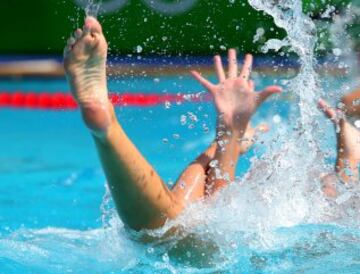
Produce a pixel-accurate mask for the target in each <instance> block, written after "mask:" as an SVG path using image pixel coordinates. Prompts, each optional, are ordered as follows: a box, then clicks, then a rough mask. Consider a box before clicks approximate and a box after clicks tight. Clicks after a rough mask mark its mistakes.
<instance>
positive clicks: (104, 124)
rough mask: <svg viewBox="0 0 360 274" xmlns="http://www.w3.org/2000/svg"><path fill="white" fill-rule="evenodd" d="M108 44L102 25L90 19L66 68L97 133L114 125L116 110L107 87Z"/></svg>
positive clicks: (70, 47)
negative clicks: (110, 100)
mask: <svg viewBox="0 0 360 274" xmlns="http://www.w3.org/2000/svg"><path fill="white" fill-rule="evenodd" d="M106 56H107V43H106V40H105V37H104V35H103V33H102V28H101V25H100V23H99V22H98V21H97V20H96V19H95V18H94V17H87V18H86V19H85V24H84V27H83V29H77V30H76V31H75V33H74V37H71V38H70V39H69V40H68V44H67V46H66V48H65V50H64V67H65V71H66V75H67V79H68V82H69V84H70V88H71V92H72V94H73V96H74V98H75V100H76V101H77V102H78V104H79V106H80V109H81V112H82V115H83V118H84V120H85V123H86V124H87V126H88V127H89V129H90V130H91V131H92V132H93V133H94V134H95V135H99V134H103V133H104V132H105V131H106V129H107V128H108V126H109V125H110V122H111V113H112V107H111V104H110V102H109V99H108V90H107V84H106Z"/></svg>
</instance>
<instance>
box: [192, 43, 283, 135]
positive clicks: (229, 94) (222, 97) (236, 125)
mask: <svg viewBox="0 0 360 274" xmlns="http://www.w3.org/2000/svg"><path fill="white" fill-rule="evenodd" d="M228 62H229V71H228V75H227V77H226V75H225V71H224V68H223V65H222V61H221V57H220V56H219V55H216V56H215V57H214V64H215V70H216V74H217V77H218V80H219V83H218V84H213V83H211V82H210V81H208V80H207V79H205V78H204V77H202V76H201V74H200V73H199V72H197V71H191V74H192V75H193V76H194V78H195V79H196V80H197V81H198V82H200V84H201V85H202V86H203V87H205V88H206V89H207V90H208V91H209V92H210V94H211V95H212V96H213V98H214V102H215V106H216V109H217V111H218V113H219V123H221V124H223V125H224V126H225V127H226V128H227V129H229V130H231V131H236V130H243V129H244V128H246V126H247V124H248V122H249V120H250V118H251V116H252V114H253V113H255V111H256V109H257V108H258V106H259V105H260V104H261V103H262V102H264V101H265V100H266V99H267V98H268V97H269V96H270V95H272V94H275V93H280V92H281V90H282V89H281V87H279V86H269V87H266V88H265V89H264V90H263V91H262V92H255V85H254V82H253V81H252V80H251V79H250V74H251V69H252V63H253V57H252V55H250V54H247V55H246V57H245V60H244V65H243V67H242V69H241V71H240V74H239V70H238V62H237V57H236V50H235V49H230V50H229V52H228Z"/></svg>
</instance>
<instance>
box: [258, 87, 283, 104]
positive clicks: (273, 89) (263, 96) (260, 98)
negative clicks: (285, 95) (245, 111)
mask: <svg viewBox="0 0 360 274" xmlns="http://www.w3.org/2000/svg"><path fill="white" fill-rule="evenodd" d="M281 91H282V88H281V87H279V86H269V87H267V88H265V89H264V90H263V91H262V92H260V93H259V95H258V104H259V105H260V104H262V103H263V102H264V101H265V100H266V99H267V98H268V97H270V96H271V95H273V94H277V93H280V92H281Z"/></svg>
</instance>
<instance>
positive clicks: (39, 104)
mask: <svg viewBox="0 0 360 274" xmlns="http://www.w3.org/2000/svg"><path fill="white" fill-rule="evenodd" d="M109 98H110V100H111V102H112V103H113V104H114V106H139V107H146V106H156V105H161V104H166V103H167V102H169V103H183V102H187V101H188V102H200V101H207V100H209V98H208V97H207V96H199V95H194V94H191V95H181V94H156V93H151V94H145V93H121V94H118V93H110V95H109ZM4 107H11V108H28V109H54V110H65V109H76V108H77V107H78V105H77V103H76V101H75V100H74V99H73V97H72V96H71V94H70V93H69V92H56V93H51V92H41V93H38V92H36V93H35V92H21V91H16V92H5V91H4V92H1V91H0V108H4Z"/></svg>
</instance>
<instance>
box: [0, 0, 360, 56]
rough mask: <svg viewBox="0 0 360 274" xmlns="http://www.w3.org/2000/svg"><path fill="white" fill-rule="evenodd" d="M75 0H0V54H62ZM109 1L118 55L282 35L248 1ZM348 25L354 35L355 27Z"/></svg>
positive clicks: (245, 45)
mask: <svg viewBox="0 0 360 274" xmlns="http://www.w3.org/2000/svg"><path fill="white" fill-rule="evenodd" d="M75 1H81V0H34V1H30V0H2V1H0V11H1V16H0V23H1V26H2V27H1V31H2V37H3V39H1V43H0V54H61V52H62V49H63V46H64V43H65V42H66V39H67V38H68V36H69V35H70V34H71V33H72V31H73V30H74V28H76V27H79V26H81V25H82V21H83V18H84V10H83V8H81V7H80V6H79V4H76V3H75ZM109 1H115V2H114V3H120V2H121V1H125V2H126V3H125V4H124V6H122V7H121V8H119V9H117V10H115V11H114V12H112V13H107V14H102V15H100V16H99V18H100V20H101V22H102V23H103V26H104V30H105V32H106V36H107V39H108V40H109V43H110V48H111V50H112V52H115V53H118V54H129V53H134V52H141V53H143V54H161V53H166V54H174V55H175V54H201V55H204V54H206V55H210V54H212V53H214V52H219V51H222V50H225V49H226V48H228V47H237V48H239V49H240V50H242V51H249V52H255V53H256V52H259V47H260V45H261V44H262V43H263V42H264V41H266V40H268V39H270V38H275V37H276V38H282V37H283V36H284V33H283V31H282V30H279V29H277V28H276V27H275V26H274V25H273V21H272V19H271V18H270V17H269V16H266V15H264V14H263V13H261V12H257V11H255V10H254V9H252V8H251V7H250V6H249V4H248V3H247V1H246V0H211V1H209V0H181V1H180V0H147V2H148V3H151V2H152V4H153V6H152V7H151V4H150V5H149V4H146V3H145V2H146V0H107V1H106V0H104V3H105V4H106V3H107V4H109V3H110V2H109ZM116 1H117V2H116ZM299 1H300V0H299ZM356 1H359V0H356ZM84 2H86V1H83V3H84ZM350 2H351V1H350V0H332V1H330V0H307V1H305V0H304V1H303V9H304V11H305V12H306V13H308V14H310V15H311V16H312V17H313V18H319V17H320V14H321V13H322V12H324V11H325V10H326V9H327V8H328V5H334V6H335V7H336V11H334V12H339V11H340V10H341V9H342V8H343V7H345V6H346V5H347V4H349V3H350ZM186 3H189V7H188V9H187V10H186V11H184V12H179V13H176V9H177V8H176V7H179V6H180V7H183V5H184V4H186ZM110 4H111V3H110ZM166 4H167V5H175V9H173V10H171V9H170V12H169V10H168V9H164V8H162V11H159V10H158V11H156V8H158V9H159V6H160V8H161V5H166ZM171 12H172V13H173V14H169V13H171ZM326 20H330V19H325V21H326ZM260 27H261V28H263V29H264V31H265V34H264V35H263V37H262V38H261V39H260V40H259V41H258V43H253V37H254V35H255V34H256V30H257V29H258V28H260ZM352 28H353V29H355V30H352V32H354V33H355V36H356V35H358V34H357V33H358V32H359V31H358V28H359V26H358V25H357V26H352ZM325 29H326V28H325ZM357 39H358V36H357Z"/></svg>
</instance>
